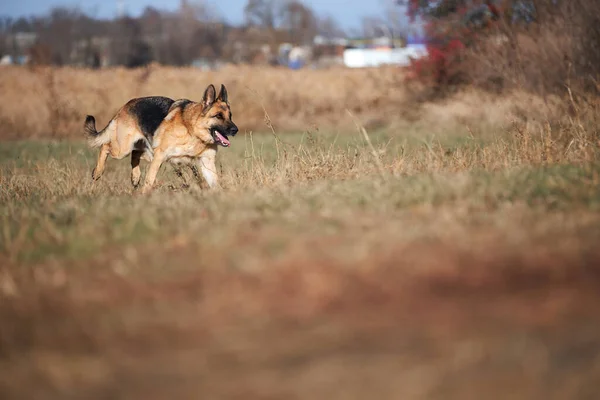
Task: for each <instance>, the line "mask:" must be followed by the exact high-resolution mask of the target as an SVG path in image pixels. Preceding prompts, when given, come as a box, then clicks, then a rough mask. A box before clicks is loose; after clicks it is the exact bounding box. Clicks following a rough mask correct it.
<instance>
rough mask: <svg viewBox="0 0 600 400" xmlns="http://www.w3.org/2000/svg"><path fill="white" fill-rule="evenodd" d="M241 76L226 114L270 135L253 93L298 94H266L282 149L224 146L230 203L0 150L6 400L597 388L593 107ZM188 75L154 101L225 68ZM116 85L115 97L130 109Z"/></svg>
mask: <svg viewBox="0 0 600 400" xmlns="http://www.w3.org/2000/svg"><path fill="white" fill-rule="evenodd" d="M7 71H9V72H10V73H13V74H15V76H16V75H21V74H24V73H25V72H24V70H18V69H9V70H7ZM241 71H244V69H237V70H234V71H230V72H227V74H225V75H227V76H229V77H230V79H231V77H233V76H234V75H235V74H234V72H237V73H239V75H236V79H239V81H238V83H231V87H232V89H231V93H232V99H234V100H235V99H238V100H239V101H242V100H243V101H244V102H247V103H240V104H238V103H234V104H233V107H234V113H235V115H236V119H237V118H238V117H237V116H238V115H240V117H239V120H240V121H241V120H242V119H244V118H247V119H246V121H250V120H252V118H256V123H257V124H258V125H257V126H259V125H260V124H261V123H263V122H261V121H262V120H263V118H264V111H263V109H262V107H261V106H260V102H258V105H256V104H257V102H256V98H257V95H256V93H253V92H252V91H247V92H248V93H247V94H242V93H244V90H245V89H244V87H243V86H242V85H243V84H242V82H245V81H252V82H261V85H263V87H266V86H264V85H265V83H264V82H271V81H272V82H284V81H287V82H293V86H290V87H289V88H286V89H285V90H282V89H281V87H280V88H278V87H277V86H276V85H275V83H273V84H272V85H273V86H268V88H269V89H264V90H265V92H262V93H261V95H263V96H264V99H265V101H264V105H265V108H266V109H267V111H268V112H269V116H270V118H272V119H273V121H275V130H274V132H271V133H272V134H270V135H254V134H252V135H251V134H247V135H245V136H244V135H240V136H238V137H236V138H235V139H234V140H233V145H232V147H231V148H228V149H225V150H224V151H222V152H220V153H219V161H220V168H221V175H222V181H223V186H224V189H223V190H222V191H220V192H204V191H201V190H199V189H198V188H197V187H196V186H195V185H192V186H191V187H190V188H181V182H180V181H178V180H177V178H176V177H175V176H174V174H173V173H172V172H171V171H170V169H169V168H165V169H163V171H162V172H161V174H160V175H159V181H158V187H157V190H156V191H155V192H154V193H153V194H152V195H150V196H147V197H137V196H132V195H131V194H132V189H131V187H130V184H129V179H128V168H129V165H128V163H127V162H126V161H121V162H119V161H110V162H109V165H108V170H107V173H106V175H105V176H104V177H103V178H102V180H100V181H99V182H97V183H92V182H90V181H89V174H90V171H91V168H92V164H93V162H94V154H93V153H92V152H91V151H89V150H88V149H86V148H85V147H84V145H83V143H81V142H80V141H64V140H63V141H49V140H40V141H32V140H30V141H24V142H23V141H12V142H1V143H0V228H1V229H0V321H2V323H0V398H7V399H22V398H48V399H54V398H56V399H59V398H60V399H64V398H134V399H137V398H140V399H142V398H143V399H163V398H169V397H175V398H251V399H254V398H256V399H265V398H330V399H353V398H356V399H362V398H403V399H422V398H431V399H438V398H439V399H465V398H498V399H500V398H511V399H531V398H550V399H551V398H556V399H562V398H592V397H593V396H594V395H595V393H596V389H597V383H596V382H597V381H598V378H599V377H600V362H599V361H598V360H600V358H599V354H600V342H599V341H598V337H600V327H599V326H598V324H597V322H596V321H598V311H597V307H594V305H595V304H596V303H597V301H598V300H599V299H598V287H599V285H600V271H599V270H598V265H600V252H599V251H598V248H597V243H598V240H599V239H600V229H599V227H600V214H599V213H598V211H599V206H600V191H599V190H598V188H599V187H600V166H599V164H598V155H599V150H600V142H599V139H600V134H599V131H598V124H597V116H598V115H599V113H598V109H597V108H594V107H593V106H588V107H587V108H583V107H581V106H577V110H576V111H577V112H576V114H575V116H569V115H568V114H562V115H560V114H558V111H559V110H561V109H566V108H567V107H566V105H565V104H563V103H561V102H559V101H558V100H555V101H556V104H551V103H545V102H543V101H541V100H539V98H536V97H532V96H528V95H525V94H522V93H513V94H512V95H511V96H512V97H511V96H504V97H497V98H493V97H491V96H490V95H489V94H481V93H476V92H470V93H461V94H458V95H456V96H455V97H454V98H453V99H447V100H445V101H444V102H443V103H435V104H425V105H423V107H422V108H421V109H420V110H418V112H417V113H415V114H411V115H410V118H411V120H410V121H409V120H407V119H405V118H403V117H405V116H406V115H399V116H398V118H397V119H394V118H396V117H394V116H392V117H390V115H388V114H389V112H391V111H390V110H392V109H393V108H394V104H395V103H394V101H390V102H389V103H386V102H383V103H378V104H379V105H378V106H377V107H373V106H372V105H370V106H369V108H364V109H360V110H359V109H358V107H359V106H360V98H357V97H348V99H347V102H346V103H345V102H344V100H343V97H342V96H340V95H339V93H338V94H337V95H334V94H333V93H334V91H323V90H322V89H318V90H319V91H320V92H319V93H321V94H320V95H315V97H311V93H312V92H313V91H314V90H317V86H318V85H317V83H314V82H313V83H312V84H313V85H315V86H314V88H311V87H310V86H308V85H304V83H303V81H302V82H301V81H300V80H298V81H295V79H300V77H313V78H314V80H315V81H316V79H317V78H316V77H320V78H321V79H324V78H326V77H327V79H329V80H331V84H332V85H334V86H335V85H337V86H339V87H343V86H344V79H349V77H350V76H353V77H356V78H357V79H359V78H360V79H359V81H360V80H361V79H363V78H364V77H365V76H369V74H375V75H373V77H372V80H371V81H369V80H367V81H366V82H371V83H370V84H368V83H365V84H364V85H359V86H357V87H356V88H355V89H354V91H355V92H356V91H358V92H359V93H361V95H362V96H363V99H364V98H368V99H371V100H372V101H376V99H378V98H381V99H385V98H391V99H393V95H392V96H391V97H390V96H388V97H384V96H382V95H379V94H377V93H376V91H375V92H373V91H372V90H370V89H371V88H372V87H376V86H377V85H383V83H382V82H383V80H384V79H385V78H384V77H385V74H387V73H388V72H386V71H383V72H381V76H379V75H377V74H376V71H352V72H344V74H347V75H344V77H343V78H342V77H336V76H335V73H333V72H324V71H319V72H317V71H301V72H299V73H298V74H297V73H296V72H291V71H283V70H265V71H262V72H258V70H254V69H248V70H247V71H252V73H251V75H244V74H243V73H242V72H241ZM67 72H70V73H71V74H72V75H73V80H72V82H69V84H68V85H69V87H70V88H71V89H70V90H71V91H72V92H73V93H76V94H77V93H80V92H81V93H83V92H86V89H87V88H89V87H90V86H91V85H92V84H91V82H95V83H94V84H97V85H98V87H101V85H102V81H103V80H108V78H109V77H111V76H114V74H117V73H119V74H124V75H125V76H136V74H139V73H141V71H125V70H123V71H117V70H112V71H103V72H100V75H99V76H98V77H95V76H93V75H91V73H90V72H86V71H75V70H74V71H69V70H56V71H55V72H54V73H55V74H56V75H55V76H54V78H53V79H55V82H60V81H61V80H62V79H65V80H66V79H67V76H68V75H67ZM378 73H379V72H378ZM27 74H29V72H27ZM63 74H65V75H63ZM195 74H200V73H199V72H197V71H193V70H181V71H177V70H174V69H158V70H157V71H155V72H152V73H151V74H150V75H148V77H147V79H148V80H147V83H144V84H142V85H141V86H140V87H142V89H140V91H141V92H142V93H146V92H144V90H149V88H153V87H156V88H157V90H158V89H160V90H165V91H168V92H167V93H158V94H171V93H178V90H181V91H182V92H183V91H186V90H188V91H189V90H191V86H192V84H194V85H198V86H201V87H202V86H204V85H205V83H206V82H208V81H211V80H212V81H218V80H219V77H220V76H225V75H219V74H216V73H214V74H208V75H202V76H200V77H197V76H195ZM248 74H250V72H248ZM328 74H330V75H328ZM160 76H162V77H163V78H164V80H161V79H160ZM207 76H208V78H206V77H207ZM249 76H252V77H253V78H250V77H249ZM259 77H260V79H259ZM205 78H206V80H205ZM35 79H38V77H37V75H35V76H34V77H33V78H28V79H25V80H24V81H25V82H26V83H27V84H28V85H32V83H31V82H32V81H34V80H35ZM0 80H3V84H6V83H7V82H8V80H6V78H5V77H4V75H3V76H2V77H0ZM129 81H130V80H129V79H123V80H122V81H119V82H129ZM196 81H197V83H195V82H196ZM324 81H325V80H322V81H320V82H321V83H323V82H324ZM185 82H187V84H185ZM336 82H337V83H336ZM373 82H379V83H376V84H375V83H373ZM224 83H226V84H228V85H229V83H228V81H225V82H224ZM77 84H79V85H80V87H79V89H75V88H76V87H77ZM371 84H372V85H373V86H372V87H370V86H369V85H371ZM10 85H12V86H11V87H14V85H16V84H15V82H14V80H13V82H11V83H10ZM109 85H113V92H110V91H107V92H105V93H106V94H105V98H107V99H108V97H106V96H108V95H109V93H110V94H111V96H114V97H110V99H111V100H110V101H108V100H107V104H108V103H111V104H112V102H114V103H115V104H117V103H120V102H122V101H123V100H122V99H120V98H118V97H119V96H117V95H115V93H116V89H115V88H117V87H118V85H117V82H116V81H114V80H113V82H112V83H109ZM128 85H130V86H126V87H124V88H123V89H122V90H123V92H122V97H123V98H125V97H128V96H130V95H131V93H129V92H128V91H134V88H135V87H136V86H135V83H134V82H133V81H132V82H129V83H128ZM163 85H164V89H162V87H163ZM177 85H180V86H177ZM305 86H306V87H305ZM178 87H180V89H178ZM282 87H283V86H282ZM348 87H349V86H348ZM98 90H103V89H98ZM153 90H154V89H153ZM169 90H172V92H169ZM186 93H189V92H186ZM233 93H236V95H235V96H234V95H233ZM373 93H374V94H373ZM401 93H402V92H401V91H399V93H398V94H396V95H395V96H399V97H398V101H400V96H401ZM153 94H157V93H154V92H153ZM3 95H4V94H3ZM136 95H137V92H136ZM81 96H82V102H86V101H89V102H90V104H92V105H93V102H96V101H100V100H99V99H100V98H101V96H100V97H99V96H89V94H87V92H86V94H85V95H81ZM85 96H89V98H87V100H83V99H84V98H86V97H85ZM245 96H247V97H245ZM276 96H280V97H276ZM328 96H329V97H328ZM336 96H337V97H336ZM367 96H373V97H367ZM378 96H381V97H378ZM176 97H179V96H176ZM190 97H193V95H191V96H190ZM258 97H260V96H258ZM27 98H29V99H32V101H34V102H35V101H39V100H36V99H35V97H34V96H30V95H27ZM291 98H301V99H303V101H302V103H301V104H302V107H301V109H302V110H307V109H310V110H319V109H320V108H319V107H321V106H324V105H325V104H329V106H330V107H332V108H331V109H329V110H328V111H326V112H324V113H325V114H329V115H337V114H338V113H339V114H340V118H344V119H345V120H347V122H348V124H349V125H352V127H351V128H350V129H347V130H342V129H340V127H341V126H343V125H336V124H337V121H334V122H332V125H331V127H334V126H335V127H337V129H338V130H339V131H340V133H339V134H336V133H327V132H326V131H327V130H328V129H311V130H309V131H308V132H305V133H303V134H299V133H288V134H279V132H280V131H279V128H280V126H279V125H278V124H279V122H278V119H279V118H281V120H290V121H293V118H288V115H296V114H293V113H294V112H295V113H297V115H302V116H304V114H302V113H304V112H305V111H302V110H300V109H299V108H298V105H293V104H296V103H293V102H291V103H289V104H288V103H286V101H288V100H286V99H291ZM269 99H270V100H269ZM274 99H276V100H274ZM46 100H47V99H46ZM42 103H43V102H42ZM40 104H41V103H40ZM44 104H48V103H47V102H46V103H44ZM73 104H77V103H73ZM241 104H248V106H249V107H250V106H251V105H252V106H256V108H255V109H252V108H248V109H250V110H254V111H252V112H250V111H247V110H248V109H245V108H244V107H241ZM567 105H568V104H567ZM30 106H31V105H27V104H25V105H23V107H25V108H24V109H26V107H30ZM492 106H493V107H492ZM7 107H12V106H11V105H8V104H7ZM14 107H15V108H14V109H13V111H11V112H14V113H18V112H21V111H18V110H19V108H18V107H17V106H16V105H15V106H14ZM73 107H75V106H74V105H73ZM77 107H80V105H77ZM346 107H347V108H349V109H350V110H351V113H352V114H353V115H354V116H356V118H357V121H358V125H359V128H361V124H362V123H363V122H362V121H364V120H367V119H369V117H368V116H369V115H371V116H372V118H374V119H381V120H384V121H386V123H390V124H391V126H395V128H390V129H387V130H385V131H381V132H373V131H370V130H366V131H363V130H362V129H361V132H357V129H356V127H354V126H353V124H354V120H353V119H352V118H351V117H349V116H348V114H347V112H346ZM82 108H83V107H82ZM85 108H87V106H86V107H85ZM92 108H100V107H99V106H97V107H96V106H94V107H92ZM238 110H239V111H238ZM244 110H246V111H244ZM293 110H296V111H293ZM82 112H83V111H82ZM86 112H87V111H86ZM104 112H105V114H103V116H102V118H106V119H108V118H109V117H110V114H111V113H112V110H110V111H109V110H105V111H104ZM320 112H321V111H318V112H317V111H314V115H317V116H319V115H321V114H319V113H320ZM2 113H4V114H3V115H5V116H6V115H10V113H9V112H8V111H6V110H5V109H4V108H3V110H2ZM244 113H247V114H244ZM253 113H256V116H255V117H253V115H254V114H253ZM97 114H98V113H97ZM68 115H69V114H68V113H67V114H65V116H63V117H61V119H60V120H64V121H70V119H69V118H70V117H69V116H68ZM3 118H6V117H3ZM299 118H300V117H299ZM315 118H316V119H315V120H319V121H321V120H320V119H318V118H317V117H315ZM319 118H321V117H319ZM415 118H416V119H415ZM14 120H15V121H16V122H15V123H17V124H24V123H25V122H26V121H27V120H20V119H18V118H15V119H14ZM41 120H42V119H40V121H41ZM300 120H301V119H299V121H300ZM322 121H325V119H323V120H322ZM30 122H31V123H32V124H34V123H35V120H33V119H32V120H31V121H30ZM38 122H39V121H38ZM71 123H72V124H73V128H68V126H69V124H71ZM79 123H80V121H79V120H77V119H76V118H74V119H73V121H72V122H69V123H66V124H65V127H64V130H65V132H71V129H73V131H72V133H73V134H74V135H77V132H78V131H77V130H75V129H76V127H77V129H79V128H78V127H79ZM40 124H41V125H40V126H43V125H44V123H43V122H41V123H40ZM248 124H249V123H248ZM302 124H307V122H306V121H302ZM324 124H325V123H324ZM23 126H24V125H23ZM31 126H34V125H31ZM240 126H242V127H243V125H242V122H240ZM291 126H294V125H290V127H291ZM324 126H327V125H324ZM267 128H268V127H267ZM319 128H320V126H319ZM31 129H32V130H31V131H28V132H36V129H38V128H35V129H34V128H31ZM62 129H63V128H57V129H56V132H58V133H57V135H59V136H60V135H62V133H60V132H62ZM261 130H265V129H261ZM365 133H366V135H367V138H368V142H367V141H366V140H365V139H366V138H365V136H364V134H365ZM36 134H39V135H41V136H44V135H45V134H46V133H45V132H42V131H37V133H36ZM69 134H71V133H69ZM190 178H191V176H188V177H187V179H188V180H189V179H190Z"/></svg>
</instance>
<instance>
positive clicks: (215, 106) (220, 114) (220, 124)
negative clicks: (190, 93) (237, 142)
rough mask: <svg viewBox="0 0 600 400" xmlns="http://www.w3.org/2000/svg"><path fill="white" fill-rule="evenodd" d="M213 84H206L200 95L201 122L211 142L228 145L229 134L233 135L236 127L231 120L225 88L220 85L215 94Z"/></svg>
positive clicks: (236, 129) (236, 130)
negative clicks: (219, 89)
mask: <svg viewBox="0 0 600 400" xmlns="http://www.w3.org/2000/svg"><path fill="white" fill-rule="evenodd" d="M216 93H217V91H216V90H215V87H214V86H213V85H208V87H207V88H206V90H205V91H204V96H203V97H202V115H203V124H204V126H205V127H206V128H207V129H208V131H209V133H210V138H211V139H212V143H215V144H219V145H221V146H223V147H229V145H230V144H231V143H230V142H229V136H235V134H236V133H237V132H238V127H237V126H236V125H235V124H234V123H233V121H232V120H231V107H230V106H229V101H228V99H227V89H226V88H225V86H224V85H221V91H220V92H219V95H218V96H217V94H216Z"/></svg>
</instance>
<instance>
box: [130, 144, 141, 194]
mask: <svg viewBox="0 0 600 400" xmlns="http://www.w3.org/2000/svg"><path fill="white" fill-rule="evenodd" d="M143 153H144V151H143V150H133V151H132V152H131V184H132V185H133V187H134V188H136V187H137V186H138V185H139V184H140V178H141V177H142V171H141V169H140V159H141V158H142V154H143Z"/></svg>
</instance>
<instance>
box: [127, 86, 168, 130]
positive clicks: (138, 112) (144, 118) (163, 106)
mask: <svg viewBox="0 0 600 400" xmlns="http://www.w3.org/2000/svg"><path fill="white" fill-rule="evenodd" d="M174 102H175V101H174V100H173V99H170V98H168V97H161V96H153V97H142V98H139V99H136V100H135V103H134V104H133V105H132V106H131V108H130V109H129V113H130V114H131V115H133V116H134V117H135V119H136V120H137V121H138V124H139V127H140V129H141V131H142V133H143V134H144V136H145V137H146V138H147V139H148V140H152V138H153V137H154V132H155V131H156V129H157V128H158V126H159V125H160V123H161V122H162V121H163V119H165V117H166V116H167V114H168V113H169V109H170V108H171V105H173V103H174Z"/></svg>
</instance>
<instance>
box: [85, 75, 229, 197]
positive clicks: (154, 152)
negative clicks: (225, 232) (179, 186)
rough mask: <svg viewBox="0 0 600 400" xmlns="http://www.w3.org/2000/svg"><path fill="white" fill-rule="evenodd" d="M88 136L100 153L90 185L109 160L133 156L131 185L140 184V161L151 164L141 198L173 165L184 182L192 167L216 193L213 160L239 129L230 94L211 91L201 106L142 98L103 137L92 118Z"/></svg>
mask: <svg viewBox="0 0 600 400" xmlns="http://www.w3.org/2000/svg"><path fill="white" fill-rule="evenodd" d="M84 132H85V134H86V135H87V137H88V143H89V145H90V146H91V147H100V153H99V155H98V162H97V164H96V168H94V171H93V172H92V179H94V180H98V179H100V177H101V176H102V174H103V173H104V169H105V167H106V159H107V158H108V156H109V155H110V156H111V157H112V158H115V159H118V160H120V159H122V158H125V157H127V156H128V155H129V154H131V183H132V184H133V186H134V188H136V187H137V186H138V185H139V183H140V178H141V171H140V160H141V159H144V160H146V161H150V167H149V168H148V171H147V173H146V179H145V182H144V186H143V188H142V193H147V192H149V191H150V190H151V189H152V186H153V184H154V181H155V179H156V174H157V173H158V170H159V169H160V166H161V165H162V163H163V162H165V161H169V162H170V163H171V164H173V165H174V167H175V170H176V172H177V174H178V175H180V176H181V170H180V168H179V166H180V165H188V166H190V167H191V168H192V171H193V172H194V175H195V176H196V177H197V178H198V179H199V178H200V176H199V174H198V171H200V173H201V174H202V177H203V178H204V180H205V181H206V183H207V184H208V186H209V188H215V187H218V186H219V184H218V176H217V170H216V166H215V158H216V155H217V149H218V147H219V146H223V147H229V145H230V142H229V139H228V137H229V136H235V134H236V133H237V132H238V128H237V126H236V125H235V124H234V123H233V121H232V120H231V107H230V105H229V101H228V99H227V89H226V88H225V86H224V85H221V90H220V92H219V95H218V96H217V94H216V90H215V87H214V86H213V85H208V87H207V88H206V90H205V92H204V96H203V97H202V101H201V102H200V103H197V102H193V101H191V100H187V99H180V100H177V101H175V100H172V99H169V98H168V97H158V96H156V97H142V98H136V99H132V100H130V101H129V102H127V104H125V105H124V106H123V107H121V109H120V110H119V111H118V112H117V114H116V115H115V116H114V117H113V119H112V120H111V121H110V122H109V123H108V125H107V126H106V127H105V128H104V129H103V130H102V131H100V132H98V131H97V130H96V120H95V118H94V117H93V116H91V115H88V116H87V118H86V119H85V124H84Z"/></svg>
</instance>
